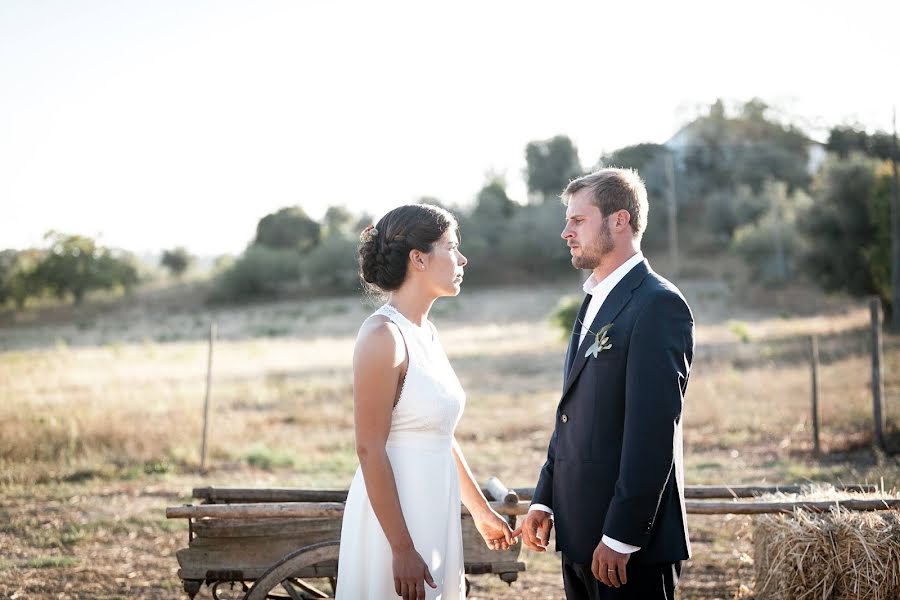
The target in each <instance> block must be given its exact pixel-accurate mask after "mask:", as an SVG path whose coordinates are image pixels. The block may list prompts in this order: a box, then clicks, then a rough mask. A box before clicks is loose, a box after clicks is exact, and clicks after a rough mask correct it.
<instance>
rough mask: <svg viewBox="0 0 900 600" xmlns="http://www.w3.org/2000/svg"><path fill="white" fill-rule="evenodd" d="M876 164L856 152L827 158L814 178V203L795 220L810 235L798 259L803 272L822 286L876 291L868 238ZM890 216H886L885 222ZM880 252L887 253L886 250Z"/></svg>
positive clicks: (874, 232) (873, 231)
mask: <svg viewBox="0 0 900 600" xmlns="http://www.w3.org/2000/svg"><path fill="white" fill-rule="evenodd" d="M877 168H878V164H877V163H876V162H875V161H873V160H872V159H870V158H867V157H865V156H862V155H860V154H851V155H849V156H848V158H847V160H840V159H839V158H838V157H837V156H836V155H834V156H831V157H829V159H828V160H827V161H826V162H825V165H824V167H823V169H822V171H821V173H820V174H819V176H818V177H817V178H816V180H815V181H814V183H813V198H814V200H815V202H814V203H813V204H812V205H811V206H810V208H809V210H808V211H806V212H805V214H804V215H803V216H802V218H801V219H800V228H801V231H802V232H803V233H804V234H805V236H806V237H807V239H808V240H809V250H808V252H807V253H806V255H805V257H804V259H803V263H804V266H805V269H806V271H807V272H808V273H809V274H810V276H811V277H812V278H813V280H815V281H816V282H818V283H819V284H820V285H821V286H822V287H823V288H825V289H826V290H844V291H847V292H849V293H851V294H854V295H865V294H872V293H876V292H877V286H876V282H875V280H874V277H873V268H872V265H871V264H870V262H869V259H870V258H871V256H872V252H871V250H867V249H869V248H870V247H871V244H872V240H873V239H876V235H877V233H878V230H877V227H876V224H875V223H873V221H876V219H875V217H874V216H873V215H875V214H877V211H876V210H875V208H874V204H873V196H874V194H875V191H876V184H877V180H878V178H877V176H876V172H877ZM889 223H890V219H885V225H884V226H885V227H889V226H890V225H889ZM885 255H888V254H887V253H885Z"/></svg>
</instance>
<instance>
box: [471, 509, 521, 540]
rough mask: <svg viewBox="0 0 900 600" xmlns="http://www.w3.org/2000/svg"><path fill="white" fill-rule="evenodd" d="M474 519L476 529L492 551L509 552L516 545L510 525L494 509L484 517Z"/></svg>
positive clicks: (489, 510)
mask: <svg viewBox="0 0 900 600" xmlns="http://www.w3.org/2000/svg"><path fill="white" fill-rule="evenodd" d="M473 518H474V521H475V528H476V529H478V533H480V534H481V537H483V538H484V543H485V544H486V545H487V547H488V548H490V549H491V550H509V547H510V546H512V545H513V544H514V543H515V541H516V540H515V538H514V537H513V534H512V529H511V528H510V526H509V523H507V522H506V519H504V518H503V517H501V516H500V515H499V514H497V512H496V511H494V510H493V509H488V510H487V511H486V512H485V513H484V514H483V515H480V516H479V517H473Z"/></svg>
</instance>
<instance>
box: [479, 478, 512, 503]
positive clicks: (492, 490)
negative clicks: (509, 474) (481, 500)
mask: <svg viewBox="0 0 900 600" xmlns="http://www.w3.org/2000/svg"><path fill="white" fill-rule="evenodd" d="M484 489H485V490H487V493H486V494H485V496H486V497H487V498H488V499H489V500H496V501H498V502H503V503H504V504H509V505H516V504H518V503H519V496H518V494H516V492H515V491H513V490H510V489H509V488H507V487H506V486H505V485H503V482H502V481H500V480H499V479H497V478H496V477H491V478H489V479H488V480H487V482H486V483H485V484H484Z"/></svg>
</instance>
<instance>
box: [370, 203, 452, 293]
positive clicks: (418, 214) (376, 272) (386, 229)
mask: <svg viewBox="0 0 900 600" xmlns="http://www.w3.org/2000/svg"><path fill="white" fill-rule="evenodd" d="M456 227H457V224H456V219H455V218H454V217H453V215H452V214H450V213H449V212H447V211H446V210H444V209H443V208H440V207H437V206H433V205H431V204H406V205H404V206H398V207H397V208H395V209H394V210H392V211H390V212H388V213H387V214H385V215H384V216H383V217H381V220H380V221H378V223H377V224H376V225H375V227H374V228H372V227H370V228H368V229H366V230H364V231H363V232H362V234H361V235H360V243H359V275H360V277H361V278H362V280H363V281H364V282H365V283H367V284H369V286H374V287H376V288H378V290H380V291H382V292H392V291H394V290H396V289H398V288H399V287H400V286H401V285H402V284H403V281H404V280H405V279H406V269H407V265H408V264H409V253H410V251H412V250H419V251H420V252H426V253H427V252H431V249H432V247H433V246H434V243H435V242H436V241H438V240H439V239H441V236H442V235H444V233H445V232H446V231H448V230H449V229H451V228H454V229H455V228H456Z"/></svg>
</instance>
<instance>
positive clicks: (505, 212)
mask: <svg viewBox="0 0 900 600" xmlns="http://www.w3.org/2000/svg"><path fill="white" fill-rule="evenodd" d="M515 209H516V203H515V202H513V201H512V200H510V198H509V196H508V195H507V194H506V181H504V180H503V178H502V177H498V176H490V178H489V179H488V181H487V182H485V184H484V186H483V187H482V188H481V189H480V190H479V191H478V195H477V196H476V197H475V207H474V208H473V209H472V216H473V217H476V218H478V219H491V220H497V219H507V218H509V217H511V216H512V214H513V212H515Z"/></svg>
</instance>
